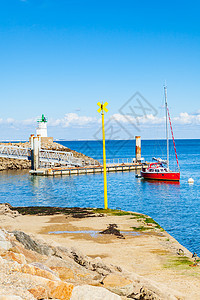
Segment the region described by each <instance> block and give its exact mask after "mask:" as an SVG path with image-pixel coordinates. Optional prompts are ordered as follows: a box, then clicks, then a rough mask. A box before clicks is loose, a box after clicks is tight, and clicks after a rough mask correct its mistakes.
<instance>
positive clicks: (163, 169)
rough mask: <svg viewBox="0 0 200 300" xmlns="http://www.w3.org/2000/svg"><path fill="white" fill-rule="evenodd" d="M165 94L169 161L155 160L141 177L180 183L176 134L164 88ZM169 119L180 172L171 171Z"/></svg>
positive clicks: (143, 171) (142, 172)
mask: <svg viewBox="0 0 200 300" xmlns="http://www.w3.org/2000/svg"><path fill="white" fill-rule="evenodd" d="M164 92H165V110H166V138H167V160H162V159H161V158H155V157H154V158H153V160H154V161H155V162H154V163H150V164H149V165H148V166H147V165H143V167H142V171H141V176H142V177H143V178H144V179H151V180H164V181H179V180H180V168H179V162H178V156H177V152H176V146H175V140H174V134H173V130H172V123H171V119H170V114H169V109H168V106H167V88H166V86H165V87H164ZM168 119H169V124H170V129H171V134H172V139H173V144H174V151H175V155H176V162H177V166H178V172H175V171H171V170H170V169H169V138H168Z"/></svg>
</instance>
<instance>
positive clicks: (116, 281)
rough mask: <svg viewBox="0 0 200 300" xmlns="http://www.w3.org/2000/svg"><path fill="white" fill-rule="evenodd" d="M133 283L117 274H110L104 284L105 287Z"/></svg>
mask: <svg viewBox="0 0 200 300" xmlns="http://www.w3.org/2000/svg"><path fill="white" fill-rule="evenodd" d="M131 283H132V281H131V280H129V279H127V278H125V277H123V276H120V275H117V274H109V275H108V276H106V277H105V279H104V280H103V284H104V286H105V287H115V286H117V287H123V286H126V285H129V284H131Z"/></svg>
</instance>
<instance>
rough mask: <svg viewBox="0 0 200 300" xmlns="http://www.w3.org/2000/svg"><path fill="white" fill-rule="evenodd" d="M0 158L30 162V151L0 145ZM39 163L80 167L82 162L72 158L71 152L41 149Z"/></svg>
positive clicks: (28, 149)
mask: <svg viewBox="0 0 200 300" xmlns="http://www.w3.org/2000/svg"><path fill="white" fill-rule="evenodd" d="M0 157H5V158H12V159H24V160H31V149H30V148H23V147H18V146H4V145H0ZM39 161H40V162H43V163H50V164H60V165H69V166H82V160H81V159H80V158H76V157H74V156H73V153H72V152H64V151H53V150H45V149H41V150H40V151H39Z"/></svg>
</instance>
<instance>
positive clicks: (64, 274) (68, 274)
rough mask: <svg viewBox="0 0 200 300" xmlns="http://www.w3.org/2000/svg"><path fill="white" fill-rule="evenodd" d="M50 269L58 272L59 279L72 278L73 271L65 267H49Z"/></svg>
mask: <svg viewBox="0 0 200 300" xmlns="http://www.w3.org/2000/svg"><path fill="white" fill-rule="evenodd" d="M51 270H53V271H55V272H57V273H58V275H59V277H60V279H61V280H64V281H65V280H67V279H74V272H73V271H72V270H71V269H69V268H66V267H51Z"/></svg>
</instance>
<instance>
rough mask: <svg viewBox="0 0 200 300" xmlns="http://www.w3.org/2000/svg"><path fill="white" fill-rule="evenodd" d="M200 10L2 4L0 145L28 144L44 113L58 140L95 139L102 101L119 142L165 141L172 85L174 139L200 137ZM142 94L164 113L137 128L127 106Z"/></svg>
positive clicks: (156, 5)
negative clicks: (122, 110)
mask: <svg viewBox="0 0 200 300" xmlns="http://www.w3.org/2000/svg"><path fill="white" fill-rule="evenodd" d="M199 11H200V4H199V3H198V1H190V2H188V1H187V2H186V1H175V2H174V1H167V2H163V1H133V0H132V1H129V0H128V1H112V0H111V1H104V0H103V1H94V0H93V1H92V0H85V1H78V0H59V1H56V0H23V1H21V0H10V1H7V0H1V1H0V66H1V68H0V82H1V88H0V100H1V111H0V139H1V140H2V139H27V138H28V136H29V135H30V134H31V133H32V132H34V131H35V126H36V119H37V117H38V116H40V115H41V114H42V113H44V114H45V115H46V116H47V117H48V120H49V121H48V132H49V135H50V136H54V138H61V139H92V138H94V136H95V135H96V132H98V128H99V126H100V123H99V118H100V116H99V115H98V113H97V102H98V101H107V102H108V103H109V105H108V108H109V113H108V114H107V115H106V120H107V121H108V120H109V118H114V119H112V122H114V126H115V127H116V128H122V127H123V128H124V129H123V130H124V131H123V130H122V131H121V133H120V134H119V138H123V137H124V136H125V131H126V129H127V130H128V132H129V133H130V137H131V136H134V135H137V134H141V135H142V137H143V138H156V137H158V138H161V137H163V134H164V133H163V126H164V120H163V118H162V114H163V112H162V111H160V106H161V105H162V103H163V84H164V82H165V80H166V81H167V86H168V102H169V108H170V111H171V115H172V120H173V125H174V131H175V136H176V137H177V138H190V137H192V138H200V134H199V125H200V101H199V100H200V89H199V82H200V57H199V56H200V19H199ZM137 91H138V92H139V93H140V94H141V95H142V96H143V97H144V98H145V99H146V100H147V101H148V103H150V104H151V106H152V107H154V108H155V109H156V110H157V114H153V112H152V111H148V113H147V115H143V116H140V117H139V119H137V120H136V125H137V126H135V123H134V122H135V121H134V120H133V119H131V120H128V119H127V118H126V116H125V117H124V116H122V115H121V113H120V108H121V107H122V106H123V105H124V104H125V103H126V102H127V101H128V100H129V99H130V98H131V97H132V95H134V94H135V93H136V92H137ZM113 116H114V117H113ZM121 125H122V126H121ZM120 126H121V127H120Z"/></svg>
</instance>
